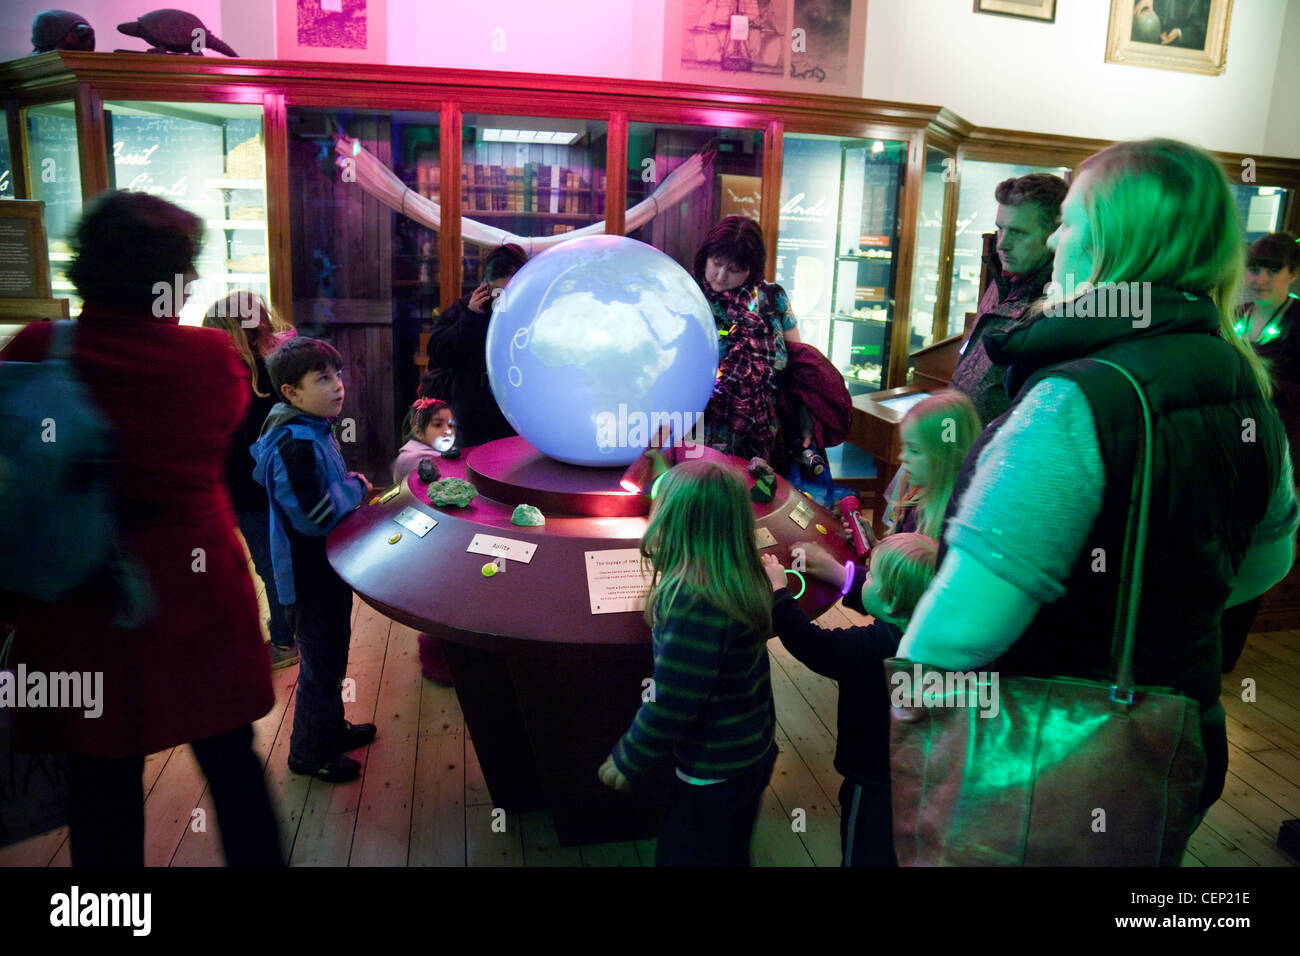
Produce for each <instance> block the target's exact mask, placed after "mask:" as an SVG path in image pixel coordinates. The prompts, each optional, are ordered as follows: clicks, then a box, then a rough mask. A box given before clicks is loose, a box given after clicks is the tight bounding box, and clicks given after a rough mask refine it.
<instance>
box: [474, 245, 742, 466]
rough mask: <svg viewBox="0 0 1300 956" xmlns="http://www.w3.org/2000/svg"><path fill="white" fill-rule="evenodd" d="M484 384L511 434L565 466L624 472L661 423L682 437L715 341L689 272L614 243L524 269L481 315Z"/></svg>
mask: <svg viewBox="0 0 1300 956" xmlns="http://www.w3.org/2000/svg"><path fill="white" fill-rule="evenodd" d="M487 368H488V379H489V381H490V382H491V385H492V394H493V395H495V396H496V400H497V404H498V405H500V406H501V411H502V412H504V413H505V416H506V418H507V419H508V420H509V421H510V424H511V425H513V426H514V428H515V430H516V431H518V432H519V434H520V435H522V436H523V437H524V438H526V439H528V441H529V442H531V443H532V444H533V446H534V447H535V448H537V449H538V450H539V451H541V452H544V453H545V454H547V455H550V456H551V457H552V458H555V459H558V460H559V461H564V462H569V463H570V464H574V465H591V466H597V467H600V466H613V465H626V464H628V463H629V462H631V461H632V460H633V459H634V458H636V457H637V455H638V454H640V453H641V451H642V450H643V449H644V448H645V447H646V445H647V444H648V442H649V440H650V437H651V436H652V434H654V433H655V432H658V431H659V429H660V427H661V426H662V425H664V424H670V425H671V427H672V431H673V438H674V439H678V438H681V437H683V433H684V432H686V431H689V430H691V429H692V426H693V425H694V423H695V422H696V421H697V420H698V418H699V417H700V415H701V414H702V413H703V411H704V406H705V405H707V404H708V401H709V396H710V395H711V394H712V392H713V383H714V379H715V377H716V375H717V370H718V333H717V329H716V328H715V326H714V322H713V315H712V313H711V311H710V310H709V304H708V302H706V301H705V299H704V294H703V293H702V292H700V288H699V286H698V285H696V283H695V280H694V279H693V278H691V275H690V273H688V272H687V271H686V270H685V269H683V268H682V267H681V266H679V265H678V264H677V263H676V262H674V261H673V260H672V259H671V258H669V257H668V256H667V255H665V254H664V253H662V252H660V251H659V250H658V249H655V248H654V247H652V246H648V245H646V244H645V243H642V242H637V241H636V240H635V239H628V238H627V237H625V236H586V237H583V238H581V239H573V240H571V241H569V242H563V243H560V244H559V245H557V246H553V247H552V248H550V249H548V250H547V251H545V252H543V253H541V254H540V255H538V256H536V257H535V258H534V259H532V260H530V261H529V262H528V263H527V264H526V265H525V266H524V267H523V268H522V269H520V270H519V272H517V273H515V275H514V277H513V278H512V279H511V280H510V283H509V284H508V285H507V286H506V288H505V291H504V292H502V294H501V297H500V298H499V299H498V300H497V302H496V304H495V305H494V306H493V309H492V321H491V324H490V325H489V326H488V337H487Z"/></svg>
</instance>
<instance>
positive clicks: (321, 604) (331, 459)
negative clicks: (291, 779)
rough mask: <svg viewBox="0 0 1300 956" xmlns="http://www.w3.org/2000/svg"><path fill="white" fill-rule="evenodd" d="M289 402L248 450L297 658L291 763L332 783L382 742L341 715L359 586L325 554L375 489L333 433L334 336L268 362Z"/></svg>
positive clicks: (337, 389)
mask: <svg viewBox="0 0 1300 956" xmlns="http://www.w3.org/2000/svg"><path fill="white" fill-rule="evenodd" d="M266 365H267V371H268V372H269V373H270V375H271V384H272V385H273V386H274V387H275V390H276V392H277V393H278V394H279V395H280V396H281V398H282V399H283V401H282V402H280V403H279V404H278V405H276V406H275V407H274V408H272V409H271V412H270V414H268V415H267V417H266V422H265V424H263V425H262V435H261V437H260V438H259V439H258V440H257V441H256V442H254V443H253V445H252V447H251V448H250V449H249V450H250V451H251V452H252V454H253V458H254V459H256V462H257V464H256V466H255V467H254V469H253V477H254V478H256V479H257V481H258V482H259V483H261V485H262V486H263V487H264V488H266V492H267V495H268V496H269V498H270V503H271V564H272V566H273V567H274V569H275V586H276V588H277V590H278V591H279V595H280V603H281V604H283V605H284V606H285V607H284V611H285V617H286V619H287V620H288V623H289V626H290V627H291V628H293V630H294V632H295V640H296V641H297V644H298V653H299V655H300V663H299V669H298V699H297V703H296V705H295V708H294V715H293V736H292V737H291V738H290V742H289V769H290V770H292V771H293V772H294V773H300V774H307V775H309V776H313V777H315V778H316V779H318V780H324V781H326V782H327V783H343V782H346V781H348V780H355V779H356V778H357V777H358V776H360V774H361V764H360V763H358V762H357V761H356V760H353V759H352V758H351V757H348V756H347V755H346V754H347V752H348V751H351V750H357V749H358V748H361V747H364V746H366V744H368V743H370V741H372V740H374V739H375V725H374V724H356V725H353V724H350V723H348V722H347V721H346V720H344V719H343V696H342V693H341V688H342V686H343V677H344V675H345V674H346V672H347V667H348V643H349V641H350V640H351V631H352V589H351V588H350V587H348V586H347V585H346V584H345V583H344V582H343V579H342V578H340V577H339V576H338V575H337V574H336V573H335V572H334V569H333V568H332V567H330V564H329V561H328V560H327V559H326V557H325V536H326V535H327V534H329V533H330V531H332V530H333V529H334V527H335V526H336V525H337V524H338V523H339V522H340V521H342V520H343V516H344V515H346V514H347V513H348V512H350V511H351V510H352V509H353V508H355V507H357V506H358V505H359V504H361V502H362V501H363V500H364V498H365V496H366V494H367V492H369V491H370V482H369V481H367V480H366V478H365V476H364V475H361V474H358V473H357V472H350V471H348V470H347V465H345V464H344V462H343V455H342V453H341V452H340V451H339V446H338V443H337V442H336V441H335V440H334V435H333V433H332V431H331V425H332V422H333V420H334V419H335V418H336V417H337V416H338V414H339V413H340V412H341V411H342V410H343V377H342V371H343V359H342V357H341V356H340V355H339V353H338V351H337V350H335V348H334V347H333V346H331V345H330V344H328V343H327V342H321V341H319V340H317V339H309V338H302V337H299V338H295V339H292V340H290V341H289V342H286V343H285V344H284V345H283V346H282V347H281V348H280V349H279V350H278V351H276V352H275V353H273V354H272V355H271V356H270V357H269V358H268V359H267V362H266Z"/></svg>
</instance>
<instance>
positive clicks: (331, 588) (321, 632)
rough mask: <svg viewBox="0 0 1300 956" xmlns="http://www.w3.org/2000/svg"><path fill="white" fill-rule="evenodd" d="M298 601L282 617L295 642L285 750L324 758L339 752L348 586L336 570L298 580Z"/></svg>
mask: <svg viewBox="0 0 1300 956" xmlns="http://www.w3.org/2000/svg"><path fill="white" fill-rule="evenodd" d="M298 587H299V591H298V603H297V604H290V605H286V606H285V609H284V610H285V616H286V617H287V618H288V619H289V623H290V624H291V625H292V626H293V631H294V639H295V640H296V641H297V642H298V695H297V698H296V700H295V703H294V711H293V736H292V737H290V738H289V755H290V756H291V757H293V759H294V760H297V761H301V762H302V763H324V762H326V761H329V760H333V759H334V758H335V757H337V756H338V755H339V749H338V747H339V736H340V735H341V734H342V732H343V694H342V687H343V678H344V677H345V676H346V675H347V670H348V645H349V643H350V641H351V638H352V589H351V588H350V587H348V586H347V585H346V584H345V583H343V580H342V579H341V578H339V576H338V575H337V574H332V573H331V574H330V575H329V576H328V577H327V578H326V579H325V580H322V581H320V582H318V583H313V584H312V585H310V586H307V585H305V584H303V583H302V582H299V585H298Z"/></svg>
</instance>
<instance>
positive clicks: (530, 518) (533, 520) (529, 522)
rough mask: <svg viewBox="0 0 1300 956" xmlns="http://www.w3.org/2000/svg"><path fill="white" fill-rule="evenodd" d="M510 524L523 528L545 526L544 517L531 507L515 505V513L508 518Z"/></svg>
mask: <svg viewBox="0 0 1300 956" xmlns="http://www.w3.org/2000/svg"><path fill="white" fill-rule="evenodd" d="M510 523H511V524H517V525H522V526H523V527H525V528H533V527H539V526H541V525H544V524H546V516H545V515H543V514H542V513H541V512H540V511H538V510H537V509H536V508H534V507H533V506H532V505H516V506H515V513H514V514H512V515H511V516H510Z"/></svg>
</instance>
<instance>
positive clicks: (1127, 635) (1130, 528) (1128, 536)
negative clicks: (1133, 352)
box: [1093, 359, 1153, 708]
mask: <svg viewBox="0 0 1300 956" xmlns="http://www.w3.org/2000/svg"><path fill="white" fill-rule="evenodd" d="M1093 361H1095V362H1097V363H1099V364H1101V365H1109V366H1110V367H1111V368H1113V369H1115V371H1117V372H1119V373H1120V374H1121V375H1123V376H1124V377H1125V378H1126V379H1128V381H1129V384H1130V385H1132V386H1133V389H1134V391H1136V392H1137V397H1138V404H1139V405H1140V406H1141V407H1142V448H1141V449H1140V451H1139V454H1138V458H1137V460H1136V462H1135V463H1134V467H1133V484H1132V488H1131V491H1130V492H1129V520H1128V522H1127V523H1126V525H1125V530H1124V556H1123V562H1122V564H1121V570H1120V585H1119V595H1118V598H1117V599H1116V606H1115V630H1114V634H1113V636H1112V638H1111V673H1112V674H1113V675H1114V677H1113V680H1114V684H1113V686H1112V687H1111V691H1110V699H1111V702H1112V703H1114V704H1116V705H1118V706H1120V707H1125V708H1127V707H1130V706H1132V704H1133V687H1134V681H1133V646H1134V644H1135V643H1136V641H1137V621H1138V611H1139V608H1140V606H1141V603H1142V572H1143V568H1144V566H1145V563H1146V547H1147V531H1148V527H1149V525H1150V513H1151V470H1152V462H1151V459H1152V444H1153V439H1152V432H1153V429H1152V426H1151V405H1150V404H1149V403H1148V402H1147V397H1146V393H1145V392H1144V391H1143V390H1142V386H1141V385H1140V384H1139V383H1138V381H1137V379H1135V378H1134V377H1133V376H1132V375H1131V374H1130V373H1129V372H1128V370H1127V369H1125V368H1123V367H1122V366H1120V365H1116V364H1115V363H1114V362H1110V361H1107V360H1106V359H1094V360H1093Z"/></svg>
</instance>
